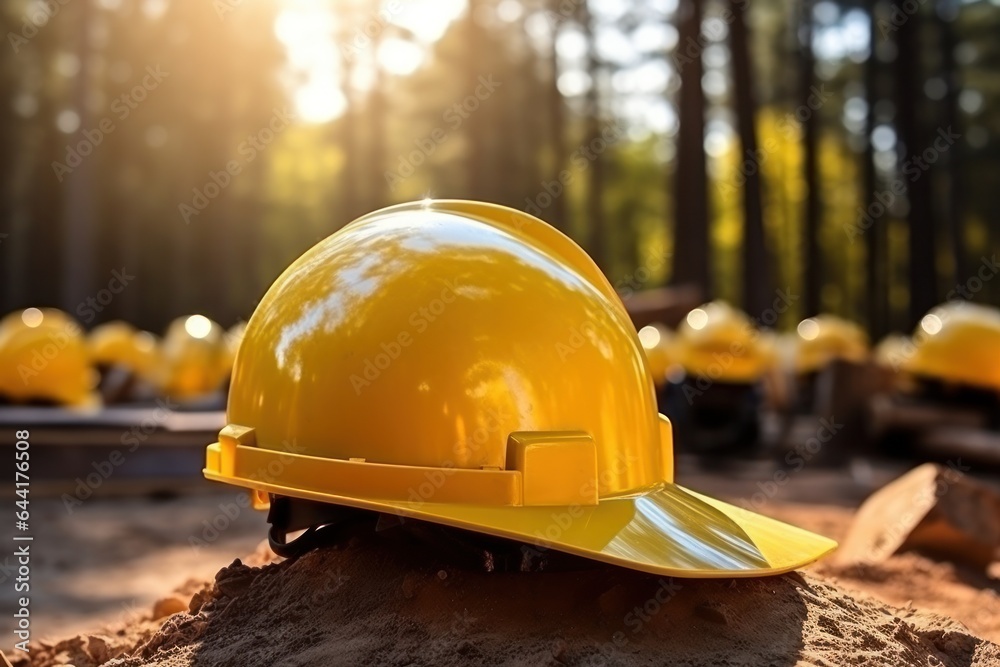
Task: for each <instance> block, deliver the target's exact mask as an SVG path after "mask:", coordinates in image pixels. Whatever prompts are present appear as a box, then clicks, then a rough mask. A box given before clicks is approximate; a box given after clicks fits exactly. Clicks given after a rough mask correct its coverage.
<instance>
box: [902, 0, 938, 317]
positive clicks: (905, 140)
mask: <svg viewBox="0 0 1000 667" xmlns="http://www.w3.org/2000/svg"><path fill="white" fill-rule="evenodd" d="M920 19H921V16H920V12H916V13H914V14H912V15H910V17H909V19H908V20H906V21H905V22H903V24H902V25H901V26H900V27H899V29H898V30H897V31H896V51H897V53H896V134H897V140H898V143H897V155H898V164H899V165H900V168H901V169H904V172H903V173H902V174H901V175H900V176H899V177H900V178H905V182H906V194H907V197H908V199H909V212H908V214H907V222H908V223H909V224H908V226H909V231H910V238H909V268H908V271H909V287H910V321H909V326H910V327H914V326H916V325H917V323H918V322H919V321H920V318H921V317H923V315H924V314H925V313H926V312H927V311H928V310H930V309H931V308H932V307H933V306H934V305H935V304H936V303H937V289H936V288H937V271H936V269H935V266H934V226H933V220H932V218H931V215H932V210H933V201H932V197H931V186H932V183H931V174H930V173H928V172H921V174H920V175H919V176H918V177H917V178H916V180H914V179H913V178H911V177H909V176H908V175H906V174H905V166H904V165H906V163H907V161H908V160H911V159H913V158H914V156H918V155H919V154H920V152H921V151H922V150H923V146H922V143H921V139H922V137H923V135H922V133H921V131H920V120H919V117H918V115H917V105H918V102H919V101H920V99H921V97H922V87H921V83H922V82H923V77H922V76H921V74H920V72H921V67H920V56H921V51H920V32H921V20H920Z"/></svg>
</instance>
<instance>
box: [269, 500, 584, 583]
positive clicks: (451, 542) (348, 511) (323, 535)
mask: <svg viewBox="0 0 1000 667" xmlns="http://www.w3.org/2000/svg"><path fill="white" fill-rule="evenodd" d="M267 521H268V523H270V524H271V528H270V530H268V533H267V541H268V544H270V546H271V550H272V551H274V553H276V554H278V555H279V556H282V557H284V558H298V557H299V556H302V555H303V554H305V553H307V552H309V551H311V550H313V549H316V548H320V547H327V546H332V545H334V544H342V543H344V542H346V541H347V540H348V539H350V538H351V537H354V536H359V535H375V534H378V535H380V536H381V539H384V540H389V541H390V542H392V543H395V544H399V545H401V546H405V548H407V549H409V548H412V547H414V546H419V547H421V548H422V549H423V550H424V551H425V552H426V553H427V554H432V555H434V556H435V557H437V558H440V559H441V560H444V561H446V562H449V563H452V564H454V565H457V566H459V567H463V568H467V569H474V570H479V571H485V572H541V571H543V570H575V569H582V568H586V567H593V566H594V564H593V561H588V560H586V559H583V558H580V557H577V556H572V555H570V554H566V553H562V552H559V551H555V550H551V549H544V548H536V547H534V546H531V545H528V544H524V543H521V542H517V541H514V540H506V539H503V538H499V537H491V536H489V535H484V534H481V533H477V532H472V531H467V530H461V529H458V528H449V527H447V526H442V525H439V524H436V523H431V522H427V521H420V520H416V519H403V518H402V517H400V516H397V515H395V514H385V513H378V512H373V511H369V510H361V509H356V508H353V507H344V506H342V505H333V504H329V503H321V502H317V501H314V500H303V499H301V498H289V497H287V496H275V495H272V496H271V510H270V512H269V513H268V515H267ZM300 530H304V531H305V532H303V533H302V534H301V535H299V536H298V537H297V538H295V539H294V540H292V541H288V534H289V533H294V532H297V531H300Z"/></svg>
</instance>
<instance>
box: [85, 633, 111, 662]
mask: <svg viewBox="0 0 1000 667" xmlns="http://www.w3.org/2000/svg"><path fill="white" fill-rule="evenodd" d="M87 655H89V656H90V659H91V660H93V661H94V663H95V664H98V665H103V664H104V663H106V662H107V661H108V660H110V659H111V650H110V648H109V647H108V642H107V641H106V640H105V639H104V638H103V637H98V636H97V635H90V636H89V637H88V638H87Z"/></svg>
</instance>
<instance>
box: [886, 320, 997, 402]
mask: <svg viewBox="0 0 1000 667" xmlns="http://www.w3.org/2000/svg"><path fill="white" fill-rule="evenodd" d="M913 340H914V345H915V349H914V351H913V354H912V355H910V356H909V358H908V360H907V361H905V362H904V364H903V368H904V369H905V370H906V371H908V372H910V373H912V374H913V375H918V376H924V377H928V378H934V379H938V380H942V381H944V382H949V383H954V384H964V385H969V386H973V387H982V388H986V389H992V390H1000V311H998V310H997V309H996V308H988V307H985V306H979V305H975V304H971V303H967V302H964V301H953V302H949V303H947V304H944V305H941V306H938V307H937V308H935V309H933V310H931V311H930V312H929V313H927V314H926V315H924V317H923V319H921V320H920V324H919V325H917V329H916V331H914V333H913Z"/></svg>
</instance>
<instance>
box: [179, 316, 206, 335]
mask: <svg viewBox="0 0 1000 667" xmlns="http://www.w3.org/2000/svg"><path fill="white" fill-rule="evenodd" d="M184 330H185V331H187V332H188V334H189V335H190V336H191V337H192V338H204V337H205V336H207V335H208V334H209V332H210V331H211V330H212V321H211V320H209V319H208V318H207V317H205V316H204V315H192V316H191V317H189V318H187V319H186V320H184Z"/></svg>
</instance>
